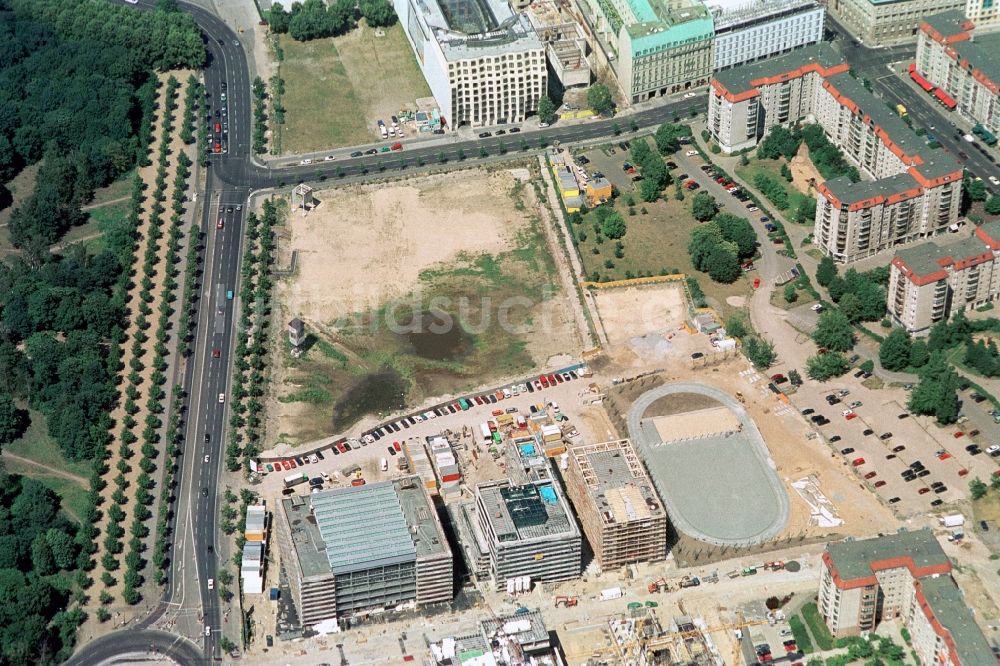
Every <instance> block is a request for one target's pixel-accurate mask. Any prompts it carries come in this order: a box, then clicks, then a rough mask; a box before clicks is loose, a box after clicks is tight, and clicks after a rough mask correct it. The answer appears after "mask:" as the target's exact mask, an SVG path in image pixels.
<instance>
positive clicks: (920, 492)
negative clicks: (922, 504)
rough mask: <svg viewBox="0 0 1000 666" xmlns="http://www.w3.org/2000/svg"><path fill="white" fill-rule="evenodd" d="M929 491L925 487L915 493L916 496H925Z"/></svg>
mask: <svg viewBox="0 0 1000 666" xmlns="http://www.w3.org/2000/svg"><path fill="white" fill-rule="evenodd" d="M930 491H931V489H930V488H927V487H926V486H925V487H923V488H921V489H920V490H918V491H917V494H918V495H926V494H927V493H929V492H930Z"/></svg>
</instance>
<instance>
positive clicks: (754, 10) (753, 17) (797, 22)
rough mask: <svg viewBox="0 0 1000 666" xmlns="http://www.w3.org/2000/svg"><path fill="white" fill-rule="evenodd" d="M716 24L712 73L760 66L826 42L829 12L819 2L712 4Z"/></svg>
mask: <svg viewBox="0 0 1000 666" xmlns="http://www.w3.org/2000/svg"><path fill="white" fill-rule="evenodd" d="M706 4H707V5H708V9H709V11H711V12H712V18H713V21H714V23H715V41H714V43H713V51H712V69H713V71H716V72H717V71H719V70H723V69H729V68H730V67H736V66H737V65H742V64H744V63H748V62H756V61H758V60H763V59H765V58H770V57H773V56H776V55H780V54H783V53H789V52H790V51H792V50H793V49H796V48H798V47H800V46H807V45H809V44H818V43H819V42H820V41H821V40H822V39H823V25H824V22H825V19H826V8H825V7H823V5H821V4H819V3H818V2H816V1H815V0H764V1H762V2H755V3H747V2H746V0H709V2H707V3H706Z"/></svg>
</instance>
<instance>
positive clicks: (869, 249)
mask: <svg viewBox="0 0 1000 666" xmlns="http://www.w3.org/2000/svg"><path fill="white" fill-rule="evenodd" d="M807 119H808V120H813V121H814V122H816V123H817V124H818V125H819V126H820V127H822V128H823V130H824V132H825V133H826V134H827V136H828V137H829V139H830V141H831V142H832V143H833V144H834V145H836V146H838V147H839V148H840V149H841V150H842V151H843V152H844V155H845V157H846V158H847V159H848V160H849V161H850V162H852V163H854V164H855V165H856V166H857V167H858V169H859V171H860V172H861V173H862V174H864V175H865V176H867V177H869V178H870V179H872V181H873V182H861V183H852V182H850V181H849V180H847V179H846V178H836V179H832V180H829V181H826V182H824V183H820V184H819V185H818V187H817V190H818V192H817V206H816V218H815V243H816V245H817V247H819V248H820V250H822V251H823V252H824V253H825V254H827V255H829V256H831V257H832V258H833V259H834V260H836V261H838V262H844V263H846V262H851V261H856V260H858V259H861V258H863V257H867V256H871V255H874V254H877V253H879V252H883V251H885V250H887V249H890V248H892V247H893V246H895V245H898V244H900V243H903V242H907V241H912V240H917V239H920V238H926V237H928V236H931V235H933V234H935V233H938V232H939V231H941V230H942V229H944V228H945V227H947V226H949V225H952V224H954V223H955V221H956V220H957V219H958V213H959V205H960V203H961V186H962V169H961V166H960V165H959V164H958V163H957V162H955V161H954V159H952V158H950V157H949V156H948V155H947V153H944V152H941V151H933V150H930V149H929V148H927V146H926V144H925V142H924V141H923V140H922V139H921V138H920V137H918V136H917V135H916V134H914V133H913V131H912V130H911V129H910V128H909V127H907V126H906V125H905V124H904V123H903V122H902V121H901V120H900V119H899V118H898V117H897V116H896V114H895V113H893V112H892V111H891V110H890V109H888V108H887V107H886V105H885V103H883V102H881V101H879V100H877V99H875V98H874V97H873V96H872V95H871V93H869V92H868V90H866V89H865V87H864V86H863V85H862V84H861V83H860V82H859V81H858V80H856V79H855V78H854V77H852V76H851V75H850V71H849V66H848V65H847V63H845V62H843V61H842V59H841V57H840V56H839V54H837V53H836V52H835V51H834V50H833V49H832V48H831V47H830V46H828V45H826V44H821V45H818V46H807V47H804V48H802V49H799V50H797V51H794V52H792V53H790V54H788V55H785V56H781V57H777V58H773V59H770V60H766V61H763V62H759V63H755V64H751V65H744V66H742V67H739V68H736V69H732V70H726V71H723V72H718V73H716V74H715V75H714V76H713V78H712V83H711V94H710V95H709V105H708V128H709V131H710V132H711V134H712V136H713V137H714V138H715V140H716V141H717V142H718V143H719V145H720V146H721V147H722V149H723V150H724V151H726V152H729V153H731V152H734V151H737V150H742V149H745V148H751V147H753V146H755V145H757V143H758V142H759V141H760V140H761V139H762V138H763V137H764V135H765V134H766V133H767V132H768V130H770V129H771V128H772V127H774V126H775V125H792V124H795V123H799V122H803V121H805V120H807Z"/></svg>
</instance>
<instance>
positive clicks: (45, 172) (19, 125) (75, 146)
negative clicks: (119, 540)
mask: <svg viewBox="0 0 1000 666" xmlns="http://www.w3.org/2000/svg"><path fill="white" fill-rule="evenodd" d="M202 39H203V38H202V35H201V33H200V31H199V30H198V28H197V26H196V24H195V23H194V21H193V20H192V18H191V17H190V16H189V15H187V14H184V13H181V12H177V11H175V10H174V8H172V7H171V4H170V3H169V2H165V3H164V4H163V6H162V7H160V8H158V9H157V10H155V11H140V10H138V9H137V8H135V7H129V6H121V5H114V4H111V3H110V2H107V1H106V0H84V1H82V2H81V1H79V0H0V207H3V206H5V205H10V203H9V202H10V197H9V192H7V191H6V189H5V188H4V187H3V186H2V185H3V184H6V183H9V181H10V179H11V178H13V177H14V176H15V175H17V174H18V173H20V172H21V171H22V170H23V169H24V168H25V167H26V166H29V165H31V164H34V163H40V164H39V169H38V171H37V175H36V178H35V183H34V188H33V190H32V191H31V192H29V193H27V196H26V197H25V196H24V194H25V193H19V195H21V196H22V197H24V198H23V199H22V201H21V203H20V205H19V207H18V208H16V209H15V210H13V211H12V212H11V217H10V224H9V232H10V236H11V240H12V241H13V242H14V244H15V245H16V246H17V247H19V248H20V250H21V251H20V253H19V255H16V256H14V257H13V258H11V259H10V260H8V261H6V262H5V263H0V446H3V445H4V444H6V443H8V442H10V441H11V440H12V439H14V438H16V437H17V436H18V435H19V434H21V433H22V432H23V430H24V427H25V425H26V423H27V418H26V416H27V414H26V412H25V410H24V409H23V406H24V405H27V406H29V407H31V408H32V409H34V410H37V411H38V412H40V413H42V414H43V415H44V416H45V417H46V422H47V425H48V431H49V434H50V435H51V436H52V438H53V439H54V440H55V441H56V442H57V443H58V445H59V446H60V448H61V449H62V452H63V453H64V455H65V456H66V457H67V458H69V459H72V460H93V461H95V475H94V480H92V484H94V486H93V488H92V491H91V494H90V498H91V500H90V501H89V502H88V504H87V506H84V507H77V509H78V513H79V514H81V515H82V516H83V520H82V523H81V525H80V526H79V527H74V526H73V525H72V524H71V523H69V522H68V521H67V520H66V518H65V517H64V516H63V514H62V513H60V512H59V499H58V497H57V496H55V495H54V494H53V493H52V492H51V491H49V490H46V489H45V487H44V486H43V485H42V484H40V483H38V482H36V481H33V480H30V479H22V478H20V477H17V476H13V475H11V476H8V475H6V474H4V473H3V471H2V470H0V664H13V665H18V666H19V665H21V664H24V665H28V664H32V665H34V664H53V663H59V662H62V661H65V659H66V658H67V656H68V654H69V652H71V651H72V648H73V641H74V637H75V631H76V627H77V626H78V624H79V623H80V621H81V620H82V618H83V613H82V611H81V610H79V608H78V604H82V603H83V602H84V601H85V595H86V591H85V590H86V589H87V588H88V587H89V586H90V584H91V582H92V581H91V579H90V575H89V574H88V573H87V571H86V570H87V569H89V568H90V559H91V554H92V553H93V549H94V546H93V544H92V538H93V533H94V528H93V524H94V523H95V522H96V520H97V518H98V514H97V509H96V501H95V498H96V496H97V493H96V488H97V487H99V486H98V485H97V484H99V483H100V481H99V480H98V479H99V474H98V472H99V465H98V464H97V462H98V461H103V460H104V455H105V452H106V447H107V444H108V438H109V427H110V425H111V424H110V422H109V420H108V419H109V417H108V414H109V413H110V412H111V410H112V409H113V408H114V401H115V397H116V392H115V382H116V380H117V376H118V373H119V372H120V370H121V362H120V352H119V348H120V344H121V342H122V339H123V328H124V323H125V318H126V314H127V313H126V310H125V293H126V288H127V286H128V283H129V280H130V279H131V278H130V275H129V270H128V267H129V266H130V264H131V261H132V256H133V253H134V250H135V243H136V240H137V238H136V234H135V229H136V225H137V220H138V218H137V211H136V210H135V209H133V210H132V211H131V212H130V214H129V215H128V217H127V219H125V220H123V221H121V222H119V223H118V224H117V225H114V226H112V227H111V228H109V229H106V230H105V234H104V237H103V239H102V243H101V245H100V248H101V249H99V250H95V251H93V252H88V251H87V250H86V248H84V247H83V246H70V247H68V248H67V249H66V250H64V251H62V252H61V253H53V252H51V251H50V249H49V248H50V247H51V246H52V244H53V243H54V242H56V241H58V240H59V239H60V238H61V237H62V235H63V234H64V233H65V231H66V230H67V229H69V228H70V227H72V226H73V225H76V224H80V223H82V222H84V221H85V220H86V219H87V216H86V214H85V213H84V212H83V211H81V206H82V205H84V204H86V203H87V202H88V201H90V200H91V199H92V198H93V194H94V190H95V188H97V187H101V186H103V185H106V184H108V183H110V182H112V181H114V180H116V179H119V178H121V177H122V176H123V174H126V173H128V172H129V171H130V170H132V169H133V168H135V167H136V165H140V166H141V165H145V164H146V163H148V158H147V154H146V153H147V145H148V141H149V139H150V136H149V135H150V131H149V130H150V122H151V119H152V117H153V113H154V111H155V109H154V103H155V99H156V96H155V94H156V79H155V72H156V71H157V70H164V69H171V68H176V67H181V66H183V67H191V68H198V67H200V65H201V64H202V63H203V62H204V58H205V47H204V42H203V41H202ZM141 187H142V185H141V181H140V180H138V179H136V180H135V181H134V185H133V201H134V202H135V201H139V200H140V199H141V190H138V189H137V188H141ZM5 192H7V195H6V196H4V194H5Z"/></svg>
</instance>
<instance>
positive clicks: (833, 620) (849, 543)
mask: <svg viewBox="0 0 1000 666" xmlns="http://www.w3.org/2000/svg"><path fill="white" fill-rule="evenodd" d="M818 605H819V611H820V613H821V614H822V615H823V619H824V620H825V621H826V624H827V626H828V627H829V628H830V631H831V632H832V633H833V635H834V636H837V637H841V636H857V635H859V634H861V633H867V632H873V631H876V630H877V629H878V626H879V624H880V623H881V622H882V621H883V620H890V619H896V620H898V621H899V622H901V623H902V624H903V625H905V626H906V627H907V628H908V629H909V632H910V636H911V637H912V647H913V649H914V650H915V651H916V653H917V656H918V657H919V659H920V663H922V664H936V665H939V666H969V664H977V665H978V664H992V663H994V662H995V661H996V658H995V657H994V656H993V651H992V649H991V648H990V645H989V643H987V642H986V638H985V637H984V636H983V632H982V629H980V628H979V626H978V625H977V624H976V621H975V619H974V618H973V617H972V612H971V611H970V610H969V606H968V603H967V602H966V601H965V599H964V598H963V597H962V592H961V590H959V588H958V586H957V585H956V584H955V581H954V580H953V579H952V577H951V561H950V560H949V559H948V556H947V555H945V554H944V551H943V550H941V546H940V545H939V544H938V542H937V540H936V539H935V538H934V535H933V534H932V533H931V531H930V530H928V529H922V530H917V531H914V532H907V531H905V530H901V531H900V532H899V533H897V534H892V535H888V536H882V537H877V538H874V539H863V540H854V539H847V540H846V541H841V542H838V543H831V544H829V545H828V546H827V547H826V552H825V553H823V570H822V573H821V578H820V586H819V604H818Z"/></svg>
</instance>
